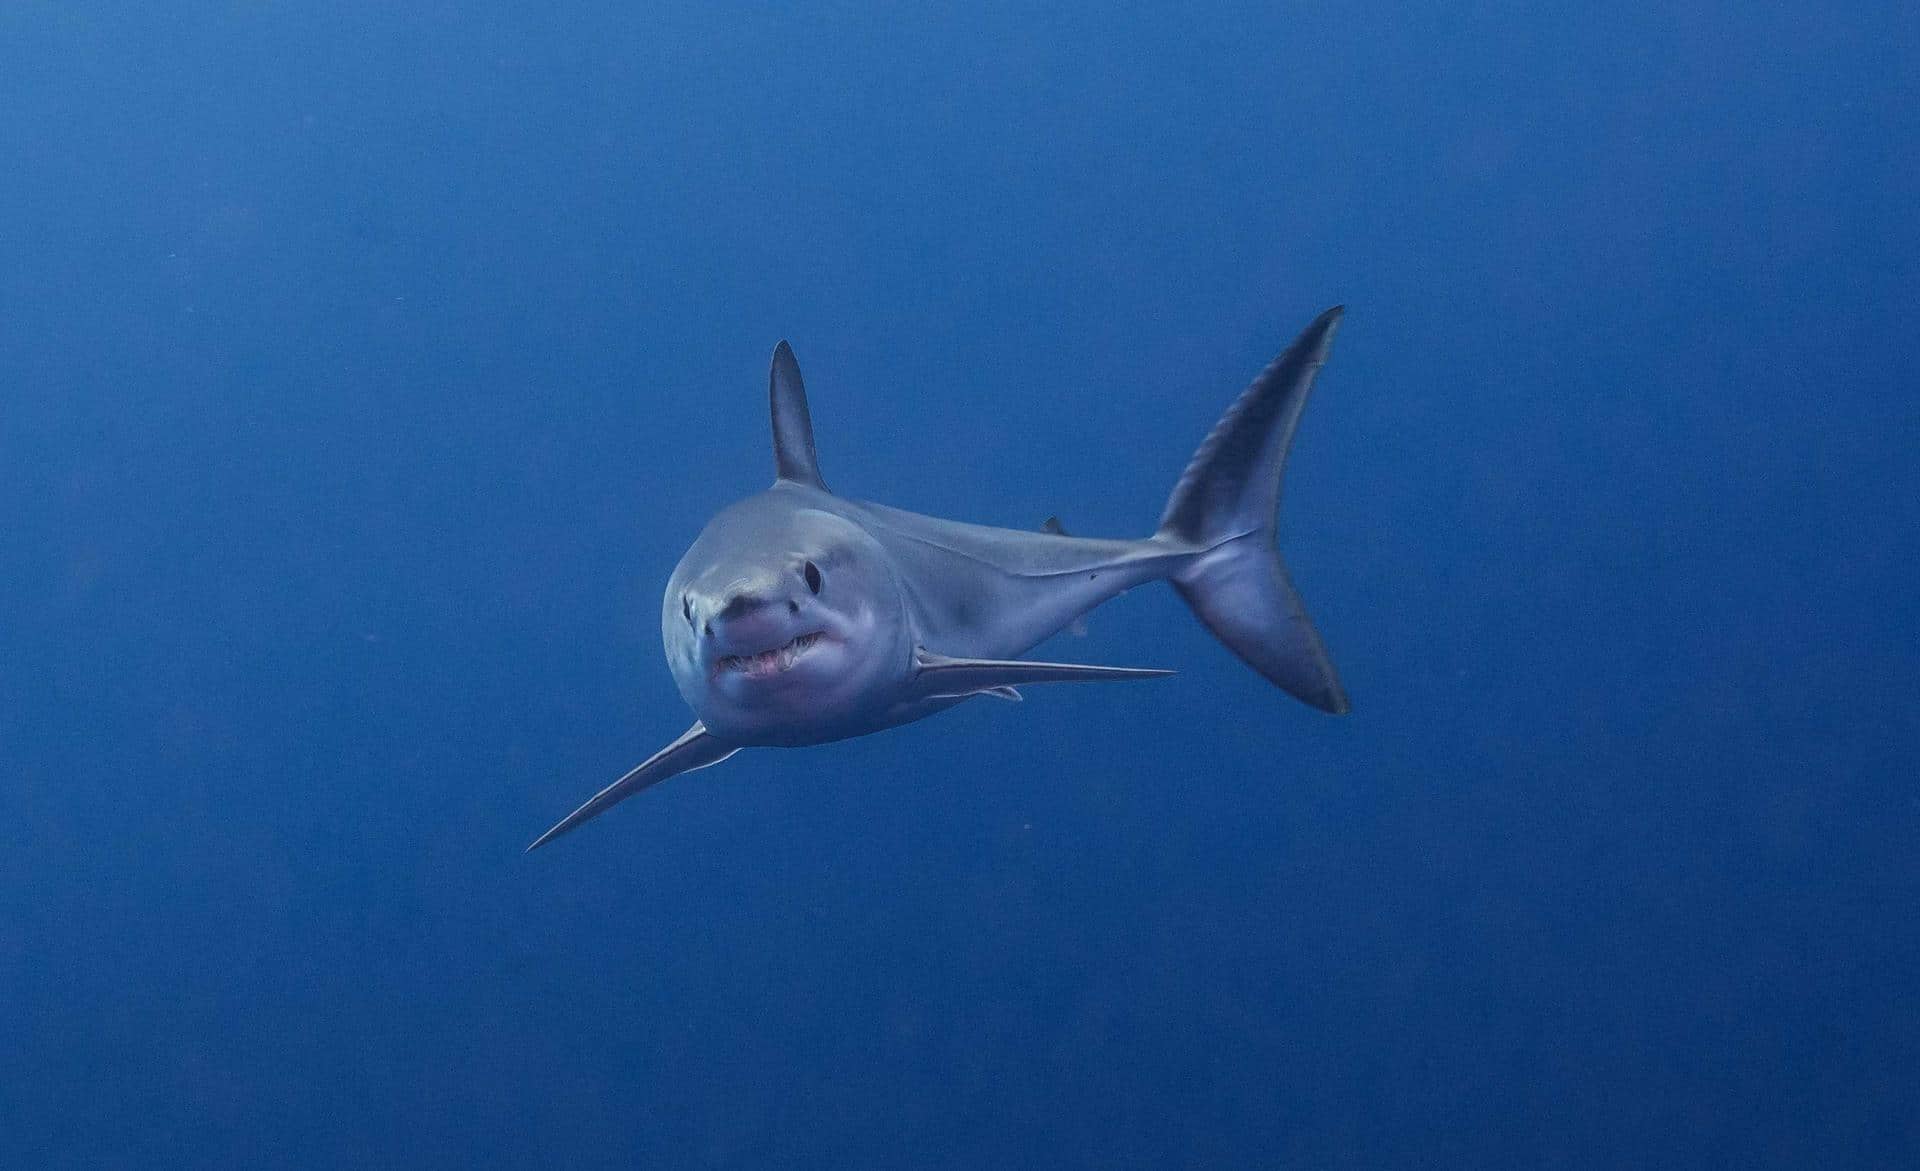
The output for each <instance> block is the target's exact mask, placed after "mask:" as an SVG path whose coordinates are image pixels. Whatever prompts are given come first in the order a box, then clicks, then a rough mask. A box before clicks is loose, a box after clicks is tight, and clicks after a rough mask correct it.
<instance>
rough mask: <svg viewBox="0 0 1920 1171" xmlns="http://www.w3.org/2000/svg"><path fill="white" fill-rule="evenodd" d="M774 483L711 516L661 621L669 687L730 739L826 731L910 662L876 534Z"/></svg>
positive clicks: (818, 735) (792, 738)
mask: <svg viewBox="0 0 1920 1171" xmlns="http://www.w3.org/2000/svg"><path fill="white" fill-rule="evenodd" d="M807 491H808V490H807V489H804V488H799V487H797V486H791V485H789V486H781V487H776V488H775V489H773V490H772V491H770V492H767V493H763V494H762V495H760V496H756V497H752V498H749V499H747V500H744V501H741V502H740V503H739V504H736V505H734V506H733V507H731V508H728V509H726V510H724V511H722V512H721V513H720V514H718V515H717V516H715V517H714V518H713V520H712V522H710V523H709V524H708V525H707V527H706V530H705V531H704V532H702V533H701V534H700V539H699V540H697V541H695V542H694V544H693V546H692V548H690V549H688V550H687V554H686V556H685V557H683V558H682V559H681V561H680V565H679V567H678V568H676V569H675V570H674V572H673V577H672V578H671V579H670V580H669V581H668V583H667V591H666V595H665V597H664V598H663V599H662V603H661V610H660V628H661V634H662V638H663V640H664V641H665V643H666V651H667V663H668V666H669V667H670V668H671V669H672V671H673V679H674V682H675V683H676V684H677V685H678V686H679V688H680V694H681V695H682V696H683V697H684V698H685V699H686V701H687V703H688V705H689V706H691V707H692V708H693V710H694V712H695V713H696V714H698V715H699V717H700V722H701V723H702V724H705V725H706V727H707V729H708V731H710V732H711V733H712V734H713V735H715V736H717V737H719V738H721V739H723V740H726V741H728V742H730V743H733V744H805V743H814V742H817V741H819V740H822V739H831V738H834V737H835V736H836V735H839V734H843V733H844V732H845V731H846V730H847V729H848V728H850V727H852V726H854V725H856V724H858V723H861V722H863V721H869V720H870V719H871V714H872V713H873V712H874V711H876V710H885V708H886V707H887V706H888V705H889V703H890V702H891V696H893V695H894V694H895V693H897V692H898V690H899V689H900V688H901V686H902V685H903V683H904V681H905V680H906V678H907V677H908V676H909V674H910V673H911V671H912V669H913V643H912V638H911V636H910V634H909V633H908V632H909V624H908V622H907V619H906V607H905V602H904V599H903V597H902V595H901V592H900V588H899V586H898V584H897V583H896V581H895V579H894V575H893V571H892V569H891V568H890V566H889V562H888V560H887V558H886V556H885V554H884V553H883V552H882V550H881V549H880V547H879V545H878V544H877V543H876V542H875V540H874V539H873V537H871V536H870V535H868V533H867V532H866V531H865V530H863V529H862V528H860V527H859V526H858V525H855V524H853V523H852V522H850V521H848V520H846V519H844V518H842V517H839V516H836V515H834V514H833V513H830V512H826V511H822V510H820V509H817V508H809V507H806V506H805V500H804V494H805V493H806V492H807Z"/></svg>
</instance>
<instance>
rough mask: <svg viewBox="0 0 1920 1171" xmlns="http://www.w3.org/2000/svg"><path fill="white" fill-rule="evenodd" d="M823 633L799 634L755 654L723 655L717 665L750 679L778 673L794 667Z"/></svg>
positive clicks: (723, 669) (722, 669)
mask: <svg viewBox="0 0 1920 1171" xmlns="http://www.w3.org/2000/svg"><path fill="white" fill-rule="evenodd" d="M820 638H821V634H820V632H819V631H815V632H813V633H812V634H802V635H797V636H795V637H794V639H793V640H792V641H791V642H788V643H787V644H786V645H784V646H777V647H775V648H773V649H772V650H770V651H761V652H760V653H759V654H755V655H721V656H720V661H719V662H718V663H716V664H715V666H716V667H717V668H718V669H719V670H721V671H737V672H739V673H740V674H742V675H745V676H746V677H747V678H749V679H764V678H766V677H767V676H769V675H778V674H779V673H780V672H782V671H785V670H787V669H788V668H789V667H792V666H793V664H794V662H795V661H796V660H798V659H799V658H800V656H801V655H802V654H804V653H805V652H806V650H807V648H809V647H811V646H812V645H813V644H814V643H817V642H819V641H820Z"/></svg>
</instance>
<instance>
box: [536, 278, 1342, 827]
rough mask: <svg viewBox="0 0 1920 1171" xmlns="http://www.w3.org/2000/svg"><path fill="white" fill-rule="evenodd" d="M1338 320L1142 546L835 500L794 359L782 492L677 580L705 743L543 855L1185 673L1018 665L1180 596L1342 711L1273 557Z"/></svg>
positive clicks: (1289, 681) (718, 534)
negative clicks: (618, 829)
mask: <svg viewBox="0 0 1920 1171" xmlns="http://www.w3.org/2000/svg"><path fill="white" fill-rule="evenodd" d="M1343 312H1344V310H1343V308H1342V307H1340V306H1336V307H1334V308H1332V309H1329V310H1327V311H1326V312H1324V313H1322V314H1320V316H1319V317H1317V318H1315V319H1314V320H1313V322H1312V323H1311V324H1309V325H1308V326H1307V327H1306V329H1305V330H1303V331H1302V332H1301V333H1300V335H1299V336H1298V337H1297V338H1296V339H1295V340H1294V342H1293V343H1292V344H1291V345H1289V346H1288V347H1287V348H1286V350H1285V351H1283V352H1282V353H1281V354H1280V356H1279V357H1277V358H1275V359H1274V360H1273V361H1272V362H1271V363H1270V364H1269V365H1268V366H1267V367H1266V369H1265V370H1263V371H1261V372H1260V374H1259V376H1258V377H1256V378H1255V379H1254V380H1253V383H1252V385H1251V386H1249V387H1248V388H1247V389H1246V390H1245V392H1243V393H1242V394H1241V395H1240V397H1239V398H1238V399H1236V400H1235V401H1234V402H1233V404H1232V405H1231V406H1230V407H1228V408H1227V411H1226V413H1225V414H1224V415H1223V416H1222V417H1221V418H1220V420H1219V422H1218V423H1217V424H1215V426H1214V427H1213V430H1212V431H1211V432H1209V433H1208V435H1207V436H1206V439H1205V440H1204V441H1203V442H1202V443H1201V444H1200V447H1199V450H1198V451H1197V452H1195V454H1194V456H1193V458H1192V460H1191V461H1190V462H1189V463H1188V464H1187V467H1186V470H1185V472H1184V473H1183V474H1182V475H1181V477H1180V479H1179V481H1178V483H1176V484H1175V485H1174V488H1173V492H1172V494H1171V495H1170V497H1169V498H1168V500H1167V504H1166V508H1165V510H1164V511H1163V512H1162V513H1161V516H1160V523H1159V525H1158V526H1157V527H1156V528H1155V529H1154V531H1153V533H1152V534H1151V535H1149V536H1147V537H1144V538H1139V539H1131V540H1128V539H1100V538H1089V537H1078V536H1073V535H1070V534H1068V533H1067V532H1066V531H1065V530H1064V529H1063V528H1062V527H1061V525H1060V524H1059V522H1058V521H1057V520H1056V519H1053V518H1049V519H1048V521H1047V523H1046V524H1045V525H1043V526H1042V527H1041V528H1039V529H1037V530H1032V531H1029V530H1021V529H1005V528H994V527H990V526H986V525H978V524H967V523H962V522H959V521H953V520H945V519H942V518H939V517H933V516H924V515H921V514H918V513H913V512H906V511H903V510H901V509H898V508H891V507H888V506H886V505H882V504H875V503H870V502H866V501H860V500H852V499H848V498H846V497H843V496H839V495H837V494H835V493H834V492H833V491H831V490H830V489H828V487H827V485H826V481H825V480H824V479H823V478H822V476H821V473H820V464H819V460H818V457H817V455H816V452H815V447H814V438H813V420H812V416H811V414H810V412H809V410H808V407H807V392H806V388H805V385H804V384H803V383H802V381H801V377H800V366H799V363H798V362H797V360H796V359H795V358H794V354H793V349H792V347H791V346H789V345H788V344H787V343H786V342H784V341H782V342H781V343H780V344H779V345H778V346H776V347H775V348H774V351H773V362H772V368H771V370H770V372H769V374H768V400H769V405H770V407H771V414H772V423H773V458H774V473H775V478H774V482H773V485H772V486H771V487H770V488H768V489H766V490H765V491H763V492H760V493H758V494H756V495H752V496H748V497H746V498H744V499H742V500H739V501H737V502H735V503H734V504H732V505H729V506H728V507H726V508H724V509H722V510H721V511H720V512H718V513H716V514H715V515H714V516H713V518H712V519H711V520H710V521H708V523H707V525H706V527H705V529H704V530H703V531H702V532H701V533H700V536H699V537H698V539H696V540H695V541H694V542H693V544H692V546H691V547H689V548H688V549H687V551H686V554H685V555H684V556H683V557H682V558H681V559H680V563H679V565H678V566H676V567H675V568H674V570H673V574H672V576H671V577H669V578H668V580H667V587H666V592H665V594H664V595H663V597H662V600H661V606H660V629H661V638H662V642H663V643H664V645H665V649H666V658H667V665H668V667H669V669H670V670H671V672H672V675H673V680H674V684H675V686H676V687H677V688H678V689H679V692H680V695H681V697H682V698H683V699H685V700H686V703H687V706H688V707H690V708H692V709H693V713H694V715H695V717H696V719H695V720H694V723H693V726H692V727H690V728H688V729H687V730H686V731H685V732H683V733H682V734H681V735H680V736H679V738H678V739H676V740H674V741H673V742H672V743H670V744H668V745H667V746H666V747H664V748H662V749H660V750H659V751H658V752H656V753H654V754H653V755H652V756H650V757H648V758H647V759H646V760H644V761H642V762H641V763H640V764H639V765H637V766H636V767H634V768H633V769H632V770H631V771H629V772H628V773H627V774H626V775H625V776H622V777H621V778H620V779H619V780H617V781H615V782H613V783H612V784H611V785H608V786H607V787H606V788H604V789H602V790H600V791H599V792H598V793H596V794H594V795H593V797H592V798H591V799H590V800H588V801H587V802H586V803H585V804H584V805H581V806H580V807H579V808H578V809H576V810H574V811H573V812H572V813H570V814H568V815H567V816H566V817H565V818H563V819H562V820H561V821H560V822H559V823H558V824H556V825H555V826H554V827H553V828H552V829H549V830H548V831H547V832H546V833H544V834H542V835H541V836H540V837H539V838H538V839H536V840H535V841H534V842H533V844H532V845H530V846H528V847H527V850H528V851H529V852H531V851H532V850H535V849H538V848H539V847H541V846H543V845H546V844H547V843H548V842H551V841H553V840H554V839H555V838H557V837H559V836H561V835H562V834H565V833H568V832H569V831H571V830H574V829H577V828H579V827H580V826H581V825H583V824H585V823H586V822H588V821H590V820H592V819H593V818H596V817H598V816H600V815H601V814H602V813H605V812H606V811H607V810H609V809H611V808H612V807H613V806H614V805H616V804H618V803H619V802H621V801H624V800H626V799H627V798H629V797H631V796H633V795H634V794H635V793H638V792H640V791H641V790H642V789H646V788H649V787H651V786H653V785H657V784H659V783H660V782H662V781H665V780H667V779H669V778H671V777H676V776H679V775H681V774H682V773H689V772H692V771H694V770H695V769H703V768H708V767H711V766H713V765H717V764H719V763H721V762H722V761H724V760H726V759H727V758H728V757H730V756H732V755H733V754H734V753H736V752H739V751H741V750H742V749H747V748H799V747H805V746H808V745H815V744H824V743H828V742H830V741H834V740H843V739H847V738H849V737H854V736H864V735H868V734H870V733H873V732H879V731H882V730H884V729H887V728H893V727H897V726H899V725H901V724H906V723H911V722H913V721H915V720H922V719H925V718H927V717H928V716H932V715H936V714H938V713H940V712H943V711H946V710H947V709H949V708H952V707H954V706H955V705H957V704H961V703H965V702H967V701H969V700H971V699H974V698H977V697H982V696H985V697H992V698H996V699H1003V700H1017V699H1019V698H1021V695H1020V691H1019V689H1020V688H1022V687H1026V686H1029V685H1037V684H1042V683H1104V682H1117V681H1126V680H1138V679H1151V678H1157V677H1160V676H1164V675H1170V674H1172V673H1173V672H1171V671H1167V670H1162V669H1159V668H1150V667H1113V666H1100V665H1093V664H1086V663H1054V662H1040V661H1035V660H1031V659H1024V658H1021V657H1019V656H1021V655H1023V654H1025V653H1026V652H1028V651H1030V650H1032V649H1033V648H1034V647H1036V646H1038V645H1039V644H1040V643H1041V642H1043V641H1045V640H1046V639H1047V638H1049V637H1050V636H1052V635H1054V634H1056V633H1058V632H1060V631H1062V630H1067V629H1070V628H1073V627H1075V626H1076V624H1078V623H1079V622H1080V621H1081V620H1082V619H1083V618H1084V616H1085V615H1086V614H1087V613H1088V612H1089V611H1091V610H1093V609H1094V608H1095V607H1097V606H1099V605H1101V604H1102V603H1104V602H1107V601H1109V600H1111V599H1113V598H1115V597H1117V596H1119V595H1120V594H1123V593H1125V592H1127V591H1128V590H1131V589H1133V588H1134V587H1136V586H1139V585H1143V584H1145V583H1147V582H1152V581H1166V582H1169V583H1171V584H1172V586H1173V588H1174V589H1175V590H1176V591H1177V592H1178V593H1179V595H1180V596H1181V597H1182V598H1183V599H1185V601H1186V602H1187V604H1188V606H1189V607H1190V608H1191V609H1192V611H1193V612H1194V614H1195V615H1196V616H1197V617H1198V618H1199V619H1200V621H1201V623H1202V624H1203V625H1205V626H1206V627H1207V629H1209V630H1210V631H1212V632H1213V634H1214V636H1215V637H1216V638H1218V639H1219V640H1220V641H1221V642H1222V643H1224V644H1225V645H1226V646H1227V648H1228V649H1229V650H1231V651H1232V652H1233V653H1234V654H1236V655H1238V656H1239V657H1240V658H1241V659H1242V660H1244V661H1245V662H1246V664H1247V665H1248V666H1250V667H1252V668H1253V669H1254V670H1255V671H1257V672H1259V673H1260V674H1261V675H1262V676H1264V677H1265V678H1266V679H1267V680H1268V681H1270V682H1271V683H1273V684H1274V685H1275V686H1276V687H1278V688H1279V689H1280V690H1282V691H1284V692H1286V693H1287V694H1289V695H1291V696H1293V697H1294V698H1296V699H1299V700H1301V701H1303V702H1305V703H1306V704H1308V705H1310V706H1312V707H1314V708H1317V709H1319V710H1320V711H1323V712H1328V713H1332V714H1336V715H1339V714H1344V713H1346V711H1347V710H1348V706H1349V705H1348V701H1347V695H1346V692H1345V690H1344V689H1343V688H1342V687H1341V685H1340V681H1339V678H1338V676H1337V675H1336V674H1335V672H1334V668H1333V663H1332V660H1331V659H1330V658H1329V657H1328V655H1327V650H1326V647H1325V645H1324V644H1323V643H1322V641H1321V638H1320V635H1319V634H1318V633H1317V632H1316V631H1315V629H1314V627H1313V623H1312V621H1311V620H1310V619H1309V618H1308V616H1307V612H1306V609H1305V607H1304V606H1303V605H1302V603H1301V600H1300V597H1299V594H1298V593H1297V592H1296V591H1295V590H1294V587H1293V585H1292V583H1291V581H1290V580H1289V578H1288V574H1287V570H1286V567H1285V565H1284V564H1282V562H1281V559H1280V554H1279V550H1278V547H1277V545H1276V530H1277V525H1278V522H1279V507H1280V489H1281V480H1282V476H1283V473H1284V472H1285V469H1286V463H1287V454H1288V451H1289V450H1290V449H1291V447H1292V444H1293V435H1294V431H1295V429H1296V428H1297V426H1298V424H1299V421H1300V414H1301V411H1302V409H1303V408H1304V407H1305V405H1306V401H1307V396H1308V393H1309V392H1310V391H1311V390H1312V388H1313V383H1314V379H1315V376H1316V375H1317V374H1318V373H1319V371H1320V369H1321V367H1322V366H1323V365H1324V364H1325V363H1326V360H1327V355H1328V351H1329V348H1330V347H1331V345H1332V342H1333V335H1334V332H1335V330H1336V329H1337V327H1338V326H1339V324H1340V319H1341V315H1342V313H1343Z"/></svg>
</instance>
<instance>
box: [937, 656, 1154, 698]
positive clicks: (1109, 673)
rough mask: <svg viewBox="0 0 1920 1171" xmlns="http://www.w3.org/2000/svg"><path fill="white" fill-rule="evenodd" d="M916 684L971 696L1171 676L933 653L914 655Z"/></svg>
mask: <svg viewBox="0 0 1920 1171" xmlns="http://www.w3.org/2000/svg"><path fill="white" fill-rule="evenodd" d="M914 663H915V666H916V667H917V668H918V674H917V675H916V676H915V681H916V683H918V685H919V687H920V689H921V691H922V693H923V694H925V695H927V696H930V697H931V696H937V695H970V694H972V693H974V692H979V691H995V690H997V689H1000V688H1009V687H1018V686H1020V685H1022V684H1027V683H1103V682H1111V681H1114V680H1121V679H1157V678H1159V677H1160V676H1162V675H1171V674H1173V672H1172V671H1163V670H1160V669H1158V668H1155V667H1094V666H1087V665H1085V664H1082V663H1031V662H1027V661H1026V660H1024V659H954V658H948V657H947V656H946V655H940V654H935V653H934V652H932V651H929V650H925V649H922V650H919V651H916V652H915V653H914Z"/></svg>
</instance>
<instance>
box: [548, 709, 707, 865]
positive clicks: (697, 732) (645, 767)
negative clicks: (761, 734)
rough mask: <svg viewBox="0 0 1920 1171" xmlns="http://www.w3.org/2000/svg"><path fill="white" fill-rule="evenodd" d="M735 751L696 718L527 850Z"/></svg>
mask: <svg viewBox="0 0 1920 1171" xmlns="http://www.w3.org/2000/svg"><path fill="white" fill-rule="evenodd" d="M738 751H740V750H739V749H738V748H736V747H734V746H733V745H731V744H723V743H721V742H720V741H718V740H715V739H714V738H713V737H712V736H711V735H709V734H708V732H707V727H706V725H705V724H702V723H699V722H697V721H696V722H695V723H694V725H693V727H691V728H688V729H687V730H686V733H685V734H684V735H682V736H681V737H680V738H679V739H678V740H675V741H674V742H673V743H671V744H669V745H667V746H666V747H665V748H662V749H661V750H660V751H658V752H656V753H654V754H653V755H652V756H649V757H648V758H647V759H646V760H644V761H642V762H641V763H640V764H639V765H638V766H636V767H635V768H634V769H633V771H632V772H629V773H628V774H627V775H626V776H624V777H621V778H620V779H619V780H617V781H615V782H614V783H613V784H611V785H608V786H607V787H606V788H604V789H602V790H600V791H599V792H598V793H595V794H594V795H593V799H592V800H591V801H588V802H587V803H586V804H585V805H582V806H581V807H580V808H578V809H576V810H574V811H573V812H572V813H569V814H567V816H566V818H565V819H564V820H563V821H561V822H560V824H559V825H556V826H554V827H553V828H552V829H550V830H548V831H547V832H546V833H543V834H541V835H540V836H539V838H537V839H535V841H534V843H533V844H532V845H531V846H528V847H527V852H528V853H529V854H531V853H532V852H533V851H535V850H537V849H539V848H540V847H541V846H544V845H546V844H547V843H548V842H550V841H552V840H553V839H555V838H557V837H559V836H560V835H561V834H563V833H566V832H567V831H568V830H571V829H575V828H577V827H578V826H580V825H581V824H582V823H584V822H588V821H592V820H593V819H594V818H596V817H598V816H600V815H601V814H602V813H605V812H606V811H607V810H609V809H611V808H612V807H613V806H615V805H618V804H619V803H620V802H622V801H625V800H626V799H627V798H629V797H631V796H633V795H634V794H635V793H638V792H639V791H640V790H642V789H644V788H647V787H648V786H649V785H657V784H659V783H660V782H661V781H664V780H666V779H667V778H669V777H677V776H679V775H680V774H681V773H690V772H692V771H693V770H695V769H699V768H706V767H707V766H708V765H713V764H719V763H720V762H721V761H723V760H725V759H726V758H727V757H729V756H732V755H733V754H734V753H736V752H738Z"/></svg>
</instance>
